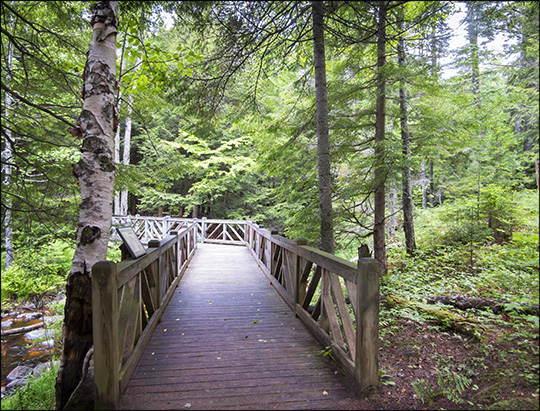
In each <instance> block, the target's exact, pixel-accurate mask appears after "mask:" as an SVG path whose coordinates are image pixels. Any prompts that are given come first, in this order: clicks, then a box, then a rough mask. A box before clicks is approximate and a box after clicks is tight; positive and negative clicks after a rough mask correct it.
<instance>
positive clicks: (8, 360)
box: [2, 310, 60, 391]
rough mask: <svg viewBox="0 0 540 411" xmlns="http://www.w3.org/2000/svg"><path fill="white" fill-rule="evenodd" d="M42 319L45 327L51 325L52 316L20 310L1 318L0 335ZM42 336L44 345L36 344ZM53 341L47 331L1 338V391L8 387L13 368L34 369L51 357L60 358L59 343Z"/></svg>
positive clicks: (51, 333) (50, 331)
mask: <svg viewBox="0 0 540 411" xmlns="http://www.w3.org/2000/svg"><path fill="white" fill-rule="evenodd" d="M43 316H46V317H45V318H46V320H48V321H47V323H50V322H51V320H52V318H51V317H50V316H52V313H51V312H49V311H47V310H38V311H31V310H21V311H17V312H14V313H8V314H2V331H5V330H8V329H12V328H20V327H28V326H29V325H33V324H38V323H42V322H43ZM58 319H60V318H59V317H54V320H58ZM43 334H44V335H45V336H46V341H43V342H41V343H36V342H35V340H36V339H37V338H39V337H40V336H43ZM53 338H54V335H53V331H52V330H51V329H50V327H47V328H45V327H42V328H38V329H36V330H33V331H31V332H27V333H18V334H11V335H5V336H4V335H3V336H2V391H4V388H5V386H6V385H7V380H6V377H7V376H8V374H9V373H10V372H11V371H12V370H13V369H14V368H15V367H17V366H19V365H26V366H31V367H35V366H36V365H38V364H40V363H43V362H47V361H49V360H50V359H51V357H52V355H53V354H54V353H56V354H57V356H58V355H59V347H58V343H57V342H56V343H55V342H54V341H53Z"/></svg>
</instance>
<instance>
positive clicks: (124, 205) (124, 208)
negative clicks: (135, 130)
mask: <svg viewBox="0 0 540 411" xmlns="http://www.w3.org/2000/svg"><path fill="white" fill-rule="evenodd" d="M132 102H133V97H132V95H131V94H130V95H129V96H128V115H127V117H126V129H125V132H124V150H123V153H122V164H124V165H125V166H127V165H129V163H130V162H131V158H130V154H131V104H132ZM120 212H121V215H127V212H128V190H122V192H121V193H120Z"/></svg>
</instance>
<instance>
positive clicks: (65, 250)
mask: <svg viewBox="0 0 540 411" xmlns="http://www.w3.org/2000/svg"><path fill="white" fill-rule="evenodd" d="M73 253H74V248H73V246H72V245H70V244H68V243H66V242H64V241H61V240H56V241H54V242H52V243H50V244H48V245H46V246H44V247H42V248H40V249H30V248H23V249H18V250H17V253H16V256H15V261H14V262H13V263H12V264H11V266H10V267H9V268H8V269H7V270H4V271H3V272H2V298H16V299H29V298H32V297H35V296H41V295H43V294H46V293H48V292H55V291H57V290H59V289H60V288H61V287H63V286H64V285H65V281H66V277H67V274H68V273H69V270H70V268H71V262H72V259H73Z"/></svg>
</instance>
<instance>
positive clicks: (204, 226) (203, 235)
mask: <svg viewBox="0 0 540 411" xmlns="http://www.w3.org/2000/svg"><path fill="white" fill-rule="evenodd" d="M205 239H206V217H203V218H202V233H201V243H204V240H205Z"/></svg>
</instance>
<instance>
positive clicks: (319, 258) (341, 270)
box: [298, 245, 356, 283]
mask: <svg viewBox="0 0 540 411" xmlns="http://www.w3.org/2000/svg"><path fill="white" fill-rule="evenodd" d="M298 255H299V256H300V257H303V258H305V259H307V260H309V261H313V262H314V263H315V264H317V265H320V266H321V267H322V268H324V269H326V270H328V271H330V272H332V273H335V274H337V275H339V276H340V277H343V278H346V279H347V280H349V281H351V282H353V283H356V264H354V263H351V262H350V261H347V260H345V259H344V258H341V257H337V256H335V255H333V254H330V253H327V252H325V251H321V250H318V249H316V248H313V247H309V246H306V245H303V246H300V247H298Z"/></svg>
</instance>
